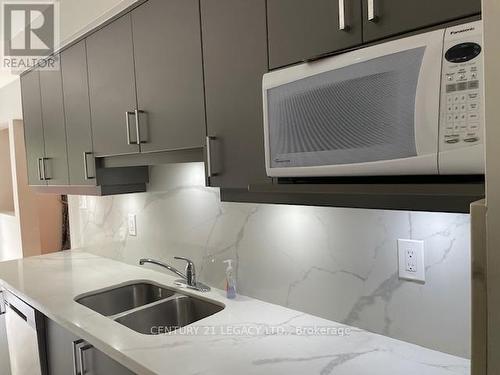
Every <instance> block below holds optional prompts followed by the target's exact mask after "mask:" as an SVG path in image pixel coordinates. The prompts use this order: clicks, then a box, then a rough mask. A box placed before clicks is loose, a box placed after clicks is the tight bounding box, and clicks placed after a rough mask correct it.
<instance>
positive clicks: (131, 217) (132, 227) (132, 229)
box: [128, 214, 137, 236]
mask: <svg viewBox="0 0 500 375" xmlns="http://www.w3.org/2000/svg"><path fill="white" fill-rule="evenodd" d="M128 234H129V235H130V236H137V223H136V220H135V214H128Z"/></svg>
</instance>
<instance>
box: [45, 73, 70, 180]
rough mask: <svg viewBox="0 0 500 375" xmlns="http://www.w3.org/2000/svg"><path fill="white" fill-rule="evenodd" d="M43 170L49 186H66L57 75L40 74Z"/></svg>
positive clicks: (62, 128)
mask: <svg viewBox="0 0 500 375" xmlns="http://www.w3.org/2000/svg"><path fill="white" fill-rule="evenodd" d="M40 92H41V97H42V123H43V136H44V140H45V158H46V159H45V161H44V164H45V166H44V168H45V173H46V177H47V179H48V180H47V183H48V184H49V185H69V171H68V154H67V151H66V124H65V120H64V102H63V93H62V77H61V71H60V70H59V69H58V70H40Z"/></svg>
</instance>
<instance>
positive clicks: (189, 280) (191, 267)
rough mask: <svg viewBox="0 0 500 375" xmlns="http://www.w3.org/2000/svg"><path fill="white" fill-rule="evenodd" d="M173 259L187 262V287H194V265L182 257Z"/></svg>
mask: <svg viewBox="0 0 500 375" xmlns="http://www.w3.org/2000/svg"><path fill="white" fill-rule="evenodd" d="M174 259H177V260H183V261H185V262H187V264H186V281H187V283H188V285H190V286H195V285H196V268H195V266H194V263H193V261H192V260H191V259H188V258H184V257H174Z"/></svg>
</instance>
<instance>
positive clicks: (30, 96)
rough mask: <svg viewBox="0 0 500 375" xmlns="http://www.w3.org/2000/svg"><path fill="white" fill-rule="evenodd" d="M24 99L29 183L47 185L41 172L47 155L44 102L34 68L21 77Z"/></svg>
mask: <svg viewBox="0 0 500 375" xmlns="http://www.w3.org/2000/svg"><path fill="white" fill-rule="evenodd" d="M21 95H22V101H23V121H24V140H25V143H26V161H27V169H28V183H29V184H30V185H46V182H45V181H43V180H42V178H41V174H40V159H41V158H43V157H44V156H45V150H44V148H45V146H44V142H43V125H42V102H41V99H40V74H39V72H38V70H32V71H30V72H28V73H26V74H24V75H23V76H22V77H21Z"/></svg>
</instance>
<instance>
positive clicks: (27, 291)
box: [0, 251, 470, 375]
mask: <svg viewBox="0 0 500 375" xmlns="http://www.w3.org/2000/svg"><path fill="white" fill-rule="evenodd" d="M174 280H175V277H171V276H170V275H168V274H165V273H163V272H157V271H153V270H150V269H147V268H144V267H138V266H137V267H135V266H131V265H127V264H125V263H121V262H118V261H114V260H111V259H107V258H102V257H98V256H96V255H92V254H89V253H86V252H83V251H67V252H60V253H55V254H50V255H45V256H40V257H33V258H26V259H23V260H17V261H10V262H4V263H0V285H1V286H3V287H4V288H5V289H8V290H10V291H11V292H13V293H14V294H17V295H18V296H19V297H20V298H22V299H24V300H25V301H26V302H28V303H29V304H31V305H32V306H33V307H34V308H36V309H37V310H39V311H40V312H42V313H43V314H45V315H46V316H47V317H49V318H50V319H52V320H54V321H55V322H57V323H59V324H60V325H62V326H63V327H65V328H66V329H68V330H69V331H71V332H73V333H74V334H75V335H77V336H79V337H81V338H83V339H85V340H87V341H88V342H89V343H91V344H92V345H94V346H95V347H96V348H98V349H100V350H101V351H103V352H104V353H105V354H107V355H108V356H110V357H112V358H113V359H115V360H117V361H118V362H120V363H122V364H123V365H124V366H126V367H128V368H129V369H131V370H132V371H134V372H136V373H138V374H176V375H184V374H186V375H188V374H189V375H194V374H207V375H222V374H238V375H246V374H248V375H250V374H252V375H254V374H255V375H256V374H262V375H264V374H265V375H269V374H273V375H278V374H287V375H295V374H297V375H310V374H320V375H328V374H334V375H365V374H366V375H424V374H425V375H453V374H467V375H469V374H470V362H469V360H466V359H463V358H459V357H455V356H451V355H448V354H444V353H440V352H437V351H433V350H429V349H425V348H422V347H419V346H416V345H413V344H409V343H405V342H402V341H398V340H394V339H391V338H388V337H385V336H381V335H377V334H373V333H369V332H366V331H363V330H361V329H357V328H352V327H348V326H345V325H342V324H340V323H336V322H332V321H328V320H325V319H321V318H317V317H314V316H311V315H308V314H304V313H301V312H297V311H294V310H290V309H287V308H284V307H281V306H277V305H273V304H269V303H266V302H262V301H259V300H255V299H252V298H248V297H242V296H239V297H238V298H237V299H236V300H228V299H226V298H225V294H224V292H223V291H220V290H216V289H214V290H212V291H211V292H209V293H197V292H192V291H189V292H187V291H185V290H184V291H183V292H184V293H188V294H192V295H198V296H201V297H202V298H208V299H211V300H215V301H216V302H218V303H220V304H224V305H225V306H226V307H225V309H224V310H223V311H221V312H219V313H217V314H215V315H212V316H211V317H209V318H206V319H203V320H201V321H198V322H196V323H194V324H192V325H191V326H189V327H190V329H189V330H187V329H184V330H180V331H178V332H175V333H170V334H166V335H158V336H150V335H143V334H140V333H137V332H135V331H133V330H130V329H128V328H127V327H125V326H122V325H120V324H119V323H116V322H114V321H112V320H111V319H109V318H107V317H104V316H102V315H100V314H98V313H96V312H94V311H92V310H90V309H88V308H86V307H84V306H82V305H80V304H78V303H76V302H74V299H75V297H77V296H80V295H82V294H85V293H89V292H93V291H97V290H100V289H105V288H109V287H112V286H115V285H119V284H128V283H130V281H153V282H155V283H159V284H162V285H165V286H167V287H175V285H174ZM325 298H328V296H325ZM332 303H334V301H332ZM422 329H425V327H422Z"/></svg>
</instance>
